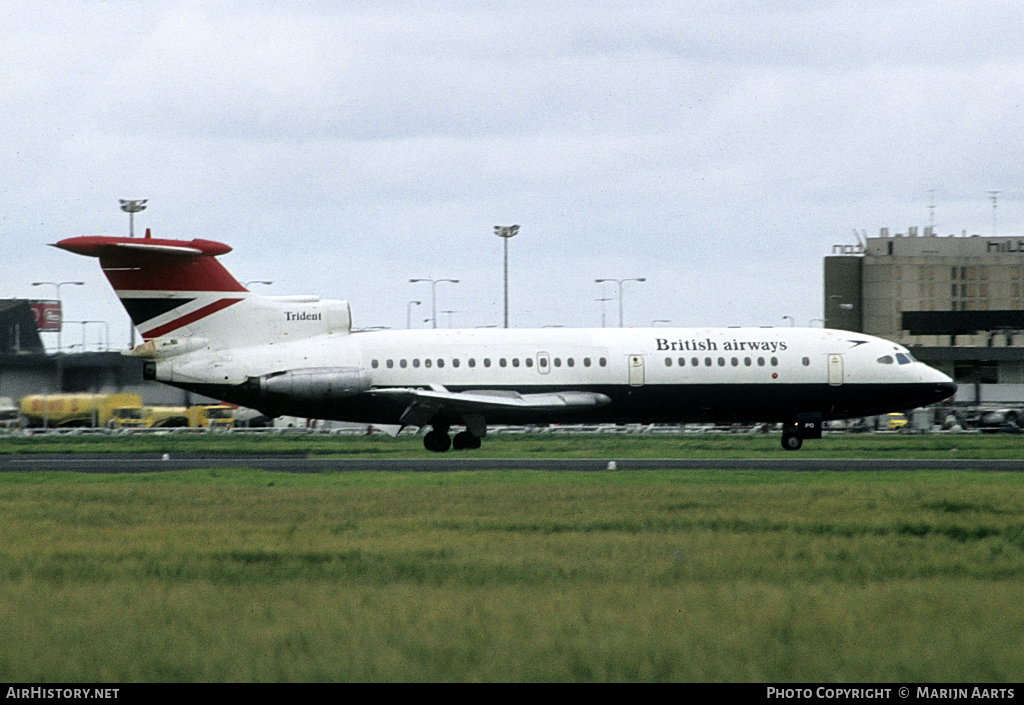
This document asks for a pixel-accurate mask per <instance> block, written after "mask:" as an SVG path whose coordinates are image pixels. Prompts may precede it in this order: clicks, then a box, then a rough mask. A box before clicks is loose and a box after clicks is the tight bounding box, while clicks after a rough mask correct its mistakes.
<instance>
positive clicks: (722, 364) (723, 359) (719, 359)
mask: <svg viewBox="0 0 1024 705" xmlns="http://www.w3.org/2000/svg"><path fill="white" fill-rule="evenodd" d="M718 366H719V367H725V358H724V357H720V358H718Z"/></svg>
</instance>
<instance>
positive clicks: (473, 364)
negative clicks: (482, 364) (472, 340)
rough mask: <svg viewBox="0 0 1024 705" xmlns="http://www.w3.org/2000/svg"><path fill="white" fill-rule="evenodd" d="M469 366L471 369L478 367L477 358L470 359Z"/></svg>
mask: <svg viewBox="0 0 1024 705" xmlns="http://www.w3.org/2000/svg"><path fill="white" fill-rule="evenodd" d="M469 366H470V367H476V358H475V357H471V358H469Z"/></svg>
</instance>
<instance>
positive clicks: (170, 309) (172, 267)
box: [55, 230, 351, 351]
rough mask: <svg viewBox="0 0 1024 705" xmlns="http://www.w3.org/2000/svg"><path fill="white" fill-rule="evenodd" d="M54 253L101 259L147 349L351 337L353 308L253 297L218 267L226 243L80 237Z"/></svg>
mask: <svg viewBox="0 0 1024 705" xmlns="http://www.w3.org/2000/svg"><path fill="white" fill-rule="evenodd" d="M55 247H59V248H60V249H62V250H67V251H69V252H74V253H76V254H80V255H86V256H89V257H97V258H99V261H100V266H101V267H102V268H103V273H104V274H105V275H106V277H107V279H108V280H109V281H110V284H111V286H113V288H114V291H115V292H116V293H117V296H118V298H120V299H121V304H122V305H123V306H124V308H125V310H126V311H127V312H128V315H129V316H130V317H131V319H132V322H133V323H134V324H135V326H136V328H138V330H139V332H140V333H141V334H142V337H143V339H144V340H145V341H147V342H151V341H161V342H166V341H167V340H174V341H177V340H179V339H189V338H191V339H195V340H198V339H200V338H202V339H204V340H203V342H204V344H205V343H209V344H210V345H211V346H212V347H214V348H223V347H228V346H232V345H246V344H257V343H260V342H272V341H274V340H279V339H282V338H284V337H288V338H290V339H297V338H303V337H309V336H312V335H317V334H320V333H325V332H344V333H348V332H349V331H350V330H351V314H350V312H349V308H348V304H347V302H344V301H320V300H319V299H317V298H316V297H292V298H284V299H275V298H271V297H262V296H256V295H254V294H252V293H250V292H249V291H248V290H247V289H246V288H245V287H244V286H242V284H241V283H239V282H238V280H237V279H235V277H234V276H232V275H231V273H230V272H228V270H227V269H225V268H224V266H223V265H222V264H221V263H220V262H219V261H217V257H218V256H220V255H223V254H227V253H228V252H231V247H229V246H228V245H225V244H223V243H220V242H214V241H212V240H201V239H195V240H164V239H156V238H153V237H151V236H150V232H149V230H147V231H146V237H144V238H125V237H106V236H85V237H73V238H68V239H66V240H61V241H60V242H58V243H56V245H55ZM204 346H205V345H204ZM162 347H163V348H164V349H166V350H168V351H169V350H170V349H171V348H175V349H178V348H180V346H176V345H172V346H170V347H168V346H167V345H163V346H162ZM187 347H189V348H191V347H193V346H187ZM148 349H153V346H149V348H148Z"/></svg>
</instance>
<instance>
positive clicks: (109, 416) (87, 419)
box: [19, 394, 146, 428]
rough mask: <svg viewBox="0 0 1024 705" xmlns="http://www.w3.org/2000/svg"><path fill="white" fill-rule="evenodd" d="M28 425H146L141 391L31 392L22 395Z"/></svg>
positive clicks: (133, 426) (110, 426) (61, 426)
mask: <svg viewBox="0 0 1024 705" xmlns="http://www.w3.org/2000/svg"><path fill="white" fill-rule="evenodd" d="M19 406H20V411H21V417H22V419H23V423H24V425H25V426H26V427H28V428H70V427H79V428H90V427H91V428H101V427H107V428H144V427H145V425H146V422H145V420H144V419H143V418H142V397H140V396H139V395H138V394H30V395H28V396H25V397H22V398H21V403H20V405H19Z"/></svg>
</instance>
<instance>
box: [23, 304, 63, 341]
mask: <svg viewBox="0 0 1024 705" xmlns="http://www.w3.org/2000/svg"><path fill="white" fill-rule="evenodd" d="M29 305H30V306H31V307H32V315H33V316H35V318H36V327H37V328H38V329H39V331H40V332H41V333H50V332H54V331H59V330H60V321H61V312H60V301H52V300H50V301H30V302H29Z"/></svg>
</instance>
